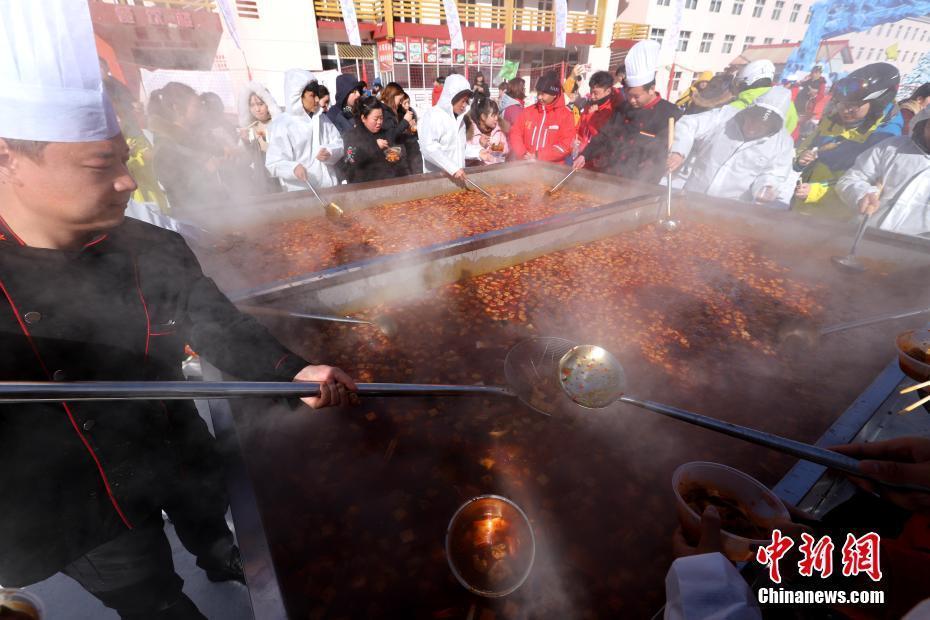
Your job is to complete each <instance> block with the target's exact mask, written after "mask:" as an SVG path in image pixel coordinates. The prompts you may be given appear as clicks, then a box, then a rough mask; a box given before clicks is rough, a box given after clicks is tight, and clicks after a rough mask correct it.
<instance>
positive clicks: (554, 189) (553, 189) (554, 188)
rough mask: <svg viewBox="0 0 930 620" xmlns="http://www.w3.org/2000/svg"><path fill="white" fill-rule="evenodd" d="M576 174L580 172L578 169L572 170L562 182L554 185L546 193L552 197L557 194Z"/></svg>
mask: <svg viewBox="0 0 930 620" xmlns="http://www.w3.org/2000/svg"><path fill="white" fill-rule="evenodd" d="M576 172H578V168H572V171H571V172H569V173H568V174H566V175H565V176H564V177H562V180H561V181H559V182H558V183H556V184H555V185H553V186H552V187H550V188H549V189H547V190H546V193H547V194H549V195H550V196H551V195H552V194H554V193H556V192H557V191H558V189H559V188H560V187H562V184H564V183H565V181H567V180H569V179H570V178H571V177H572V175H573V174H575V173H576Z"/></svg>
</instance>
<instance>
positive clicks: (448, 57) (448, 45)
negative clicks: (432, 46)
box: [439, 41, 452, 64]
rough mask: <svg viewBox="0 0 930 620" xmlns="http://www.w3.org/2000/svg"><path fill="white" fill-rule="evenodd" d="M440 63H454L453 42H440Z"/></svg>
mask: <svg viewBox="0 0 930 620" xmlns="http://www.w3.org/2000/svg"><path fill="white" fill-rule="evenodd" d="M439 62H441V63H443V64H446V63H451V62H452V42H451V41H440V42H439Z"/></svg>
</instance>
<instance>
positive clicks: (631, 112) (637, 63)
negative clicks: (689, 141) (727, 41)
mask: <svg viewBox="0 0 930 620" xmlns="http://www.w3.org/2000/svg"><path fill="white" fill-rule="evenodd" d="M659 49H660V45H659V44H658V43H656V42H655V41H640V42H639V43H637V44H636V45H634V46H633V47H632V48H630V52H629V54H627V57H626V78H625V79H624V85H625V87H626V88H625V89H624V91H623V94H624V96H625V97H626V100H625V101H624V102H623V104H621V105H620V106H619V108H618V110H617V111H616V112H615V113H614V115H613V116H612V117H611V118H610V121H609V122H608V123H607V124H606V125H605V126H604V127H603V128H602V129H601V130H600V132H599V133H598V134H597V135H596V136H594V138H593V139H592V140H591V142H590V143H589V144H588V146H587V147H586V148H585V149H584V150H583V151H582V152H581V153H580V154H579V155H578V157H577V158H576V159H575V160H574V163H573V166H574V167H575V168H576V169H577V168H584V167H585V166H587V165H588V163H589V162H590V164H591V167H592V168H594V169H596V170H601V171H604V172H609V173H612V174H616V175H618V176H622V177H626V178H630V179H637V180H640V181H644V182H647V183H655V182H657V181H658V180H659V179H660V178H661V177H662V176H663V175H664V174H665V160H666V156H667V155H668V120H669V119H670V118H674V119H678V118H680V117H681V114H682V112H681V110H679V109H678V107H677V106H676V105H675V104H673V103H671V102H669V101H666V100H665V99H662V97H660V96H659V93H658V92H657V91H656V70H657V69H658V67H659Z"/></svg>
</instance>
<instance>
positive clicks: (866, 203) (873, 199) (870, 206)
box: [859, 191, 881, 215]
mask: <svg viewBox="0 0 930 620" xmlns="http://www.w3.org/2000/svg"><path fill="white" fill-rule="evenodd" d="M880 204H881V201H880V200H879V197H878V192H875V191H873V192H869V193H868V194H866V195H865V196H863V197H862V199H861V200H859V213H862V214H863V215H872V214H873V213H875V212H876V211H878V207H879V205H880Z"/></svg>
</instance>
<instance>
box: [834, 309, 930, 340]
mask: <svg viewBox="0 0 930 620" xmlns="http://www.w3.org/2000/svg"><path fill="white" fill-rule="evenodd" d="M927 313H930V308H915V309H913V310H902V311H901V312H889V313H886V314H878V315H876V316H871V317H868V318H865V319H859V320H858V321H849V322H848V323H838V324H836V325H831V326H829V327H824V328H823V329H821V330H820V335H821V336H825V335H827V334H833V333H836V332H843V331H846V330H847V329H855V328H857V327H865V326H866V325H874V324H875V323H884V322H885V321H894V320H896V319H906V318H908V317H911V316H918V315H921V314H927Z"/></svg>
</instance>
